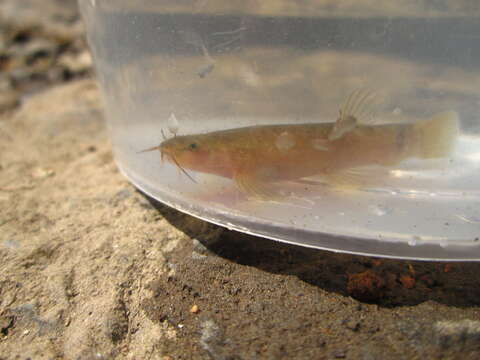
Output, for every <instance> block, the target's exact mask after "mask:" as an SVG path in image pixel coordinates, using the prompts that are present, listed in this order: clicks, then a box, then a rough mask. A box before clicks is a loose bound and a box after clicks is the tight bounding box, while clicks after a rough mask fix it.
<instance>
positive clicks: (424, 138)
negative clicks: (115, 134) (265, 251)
mask: <svg viewBox="0 0 480 360" xmlns="http://www.w3.org/2000/svg"><path fill="white" fill-rule="evenodd" d="M334 126H335V123H318V124H314V123H313V124H290V125H265V126H252V127H245V128H239V129H233V130H225V131H216V132H211V133H207V134H200V135H187V136H177V137H174V138H171V139H168V140H165V141H164V142H163V143H162V144H161V145H160V146H159V147H158V149H159V150H160V151H161V153H162V155H166V157H167V158H168V159H170V160H171V161H173V162H175V163H176V164H177V165H178V166H180V167H181V168H183V169H189V170H194V171H198V172H202V173H209V174H215V175H219V176H223V177H227V178H231V179H233V180H235V182H236V183H237V185H238V186H239V188H240V189H241V190H243V191H245V192H246V193H248V194H250V195H254V196H260V197H269V195H268V194H269V192H268V190H267V187H268V184H269V183H271V182H277V181H284V180H298V179H303V178H308V177H313V176H319V175H320V176H323V177H325V178H331V179H334V178H336V177H339V176H340V175H341V174H342V173H343V172H345V171H348V170H350V169H355V168H359V167H364V166H370V165H379V166H391V165H395V164H398V163H399V162H401V161H402V160H405V159H407V158H411V157H418V158H436V157H444V156H448V154H449V153H450V151H451V149H452V146H453V141H454V139H455V138H456V134H457V132H458V119H457V117H456V114H455V113H454V112H447V113H443V114H439V115H437V116H436V117H434V118H432V119H429V120H424V121H420V122H417V123H413V124H386V125H357V126H355V127H354V128H352V129H351V130H349V131H347V132H345V133H344V134H342V135H341V136H340V137H338V138H333V139H332V137H331V136H329V135H330V134H332V130H333V128H334Z"/></svg>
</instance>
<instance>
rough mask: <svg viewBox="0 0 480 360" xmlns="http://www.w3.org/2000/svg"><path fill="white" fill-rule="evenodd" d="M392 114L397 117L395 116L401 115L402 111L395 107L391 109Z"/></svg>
mask: <svg viewBox="0 0 480 360" xmlns="http://www.w3.org/2000/svg"><path fill="white" fill-rule="evenodd" d="M392 114H393V115H397V116H398V115H401V114H402V109H400V108H399V107H396V108H395V109H393V111H392Z"/></svg>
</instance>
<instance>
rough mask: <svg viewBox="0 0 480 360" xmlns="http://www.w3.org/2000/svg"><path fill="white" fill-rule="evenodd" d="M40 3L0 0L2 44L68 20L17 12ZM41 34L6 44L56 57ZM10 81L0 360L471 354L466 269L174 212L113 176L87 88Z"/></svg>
mask: <svg viewBox="0 0 480 360" xmlns="http://www.w3.org/2000/svg"><path fill="white" fill-rule="evenodd" d="M39 3H40V2H36V1H33V0H30V1H24V2H17V1H0V10H2V11H0V13H2V14H3V15H2V16H5V17H6V18H8V19H10V20H9V21H10V23H9V24H10V25H8V26H10V29H13V30H12V31H14V33H15V31H17V30H18V29H19V23H20V22H21V21H20V20H19V19H20V18H19V17H21V16H25V18H24V19H27V18H28V19H33V20H31V21H33V22H35V21H36V23H35V24H36V25H35V26H39V27H40V28H42V29H44V32H43V33H44V34H53V33H58V31H57V30H58V29H57V30H55V31H53V32H49V31H50V30H48V31H47V30H45V29H50V28H52V27H55V26H57V25H55V21H60V23H62V22H65V21H67V22H68V21H70V20H72V19H74V20H73V21H76V20H75V19H76V18H77V16H78V15H77V14H76V10H75V8H74V5H73V3H74V2H64V3H63V5H64V7H62V8H61V9H60V10H58V6H57V7H55V6H53V5H52V7H50V5H51V4H54V3H55V4H57V5H58V3H57V2H56V1H48V2H47V1H46V2H45V3H44V2H42V4H47V5H45V9H46V10H45V11H46V12H47V13H48V11H50V10H48V9H52V13H53V14H57V15H55V16H53V15H52V16H50V15H48V14H47V15H45V13H44V15H43V16H38V17H34V16H30V15H29V14H32V11H33V10H32V9H35V6H37V9H38V4H39ZM20 4H24V5H25V7H24V9H23V10H22V6H21V5H20ZM27 4H29V6H30V7H29V6H26V5H27ZM15 6H16V8H15ZM5 9H6V10H8V11H6V10H5ZM9 9H10V10H9ZM12 9H16V10H15V11H13V10H12ZM3 10H5V11H3ZM34 13H35V12H33V14H34ZM59 13H60V14H61V15H58V14H59ZM12 14H13V15H12ZM7 15H8V16H7ZM49 16H50V17H49ZM53 18H54V19H57V20H55V21H54V20H52V19H53ZM12 19H13V20H12ZM35 19H36V20H35ZM43 19H46V20H43ZM58 19H60V20H58ZM43 21H45V23H48V24H49V25H45V24H43ZM42 24H43V25H42ZM60 27H62V26H61V25H60ZM75 31H77V30H75ZM41 33H42V32H41ZM2 34H5V32H3V33H2ZM22 36H23V35H22ZM71 36H72V41H71V44H77V43H78V42H77V41H78V38H77V36H78V34H77V35H74V34H72V35H71ZM35 37H36V35H35ZM20 38H21V37H20ZM53 38H54V37H53ZM49 39H51V37H50V35H48V36H47V35H46V36H41V37H40V38H39V39H38V43H33V44H31V40H29V41H27V42H25V43H23V44H22V46H18V47H17V45H15V44H14V43H8V42H7V43H8V44H10V45H8V46H7V48H6V49H7V50H8V51H13V50H12V47H14V50H15V54H16V55H14V56H12V57H11V59H13V60H12V61H23V60H18V59H22V57H23V56H24V55H23V54H24V53H30V54H31V52H32V51H33V53H35V51H38V49H41V51H42V52H47V53H48V54H52V53H54V54H55V53H56V51H58V49H59V48H58V47H56V46H57V45H53V46H52V45H51V44H52V43H51V40H49ZM54 44H55V42H54ZM83 50H84V49H83ZM83 50H82V47H81V46H80V45H79V47H78V53H79V54H81V53H82V52H83ZM67 53H68V54H69V56H73V55H72V54H75V53H76V50H75V51H73V50H72V51H70V52H67ZM25 56H28V55H25ZM49 56H50V55H49ZM58 56H60V55H58V54H57V55H54V58H55V59H57V58H58ZM47 58H48V56H47ZM63 59H64V60H62V61H60V60H59V62H58V63H57V60H55V61H53V62H51V63H49V65H48V66H46V67H45V69H43V70H42V72H41V73H42V74H45V72H47V73H48V71H51V69H52V68H55V66H57V64H60V63H62V64H64V65H61V66H68V63H69V61H70V60H66V59H71V58H70V57H67V58H63ZM48 61H51V60H48ZM0 63H1V62H0ZM2 64H3V63H2ZM65 64H67V65H65ZM1 66H3V65H1ZM28 66H30V65H28ZM28 66H27V68H25V69H26V70H27V72H28V71H30V70H31V69H30V68H29V67H28ZM58 66H60V65H58ZM87 68H88V66H87ZM8 74H9V75H8V79H9V80H8V81H7V83H6V85H5V92H3V91H2V93H8V92H9V91H11V92H13V93H11V94H10V95H2V98H0V100H1V101H0V104H1V105H0V106H4V108H5V109H4V111H3V113H1V114H0V359H2V360H3V359H28V358H30V359H85V360H86V359H94V358H95V359H114V358H115V359H161V360H168V359H365V360H367V359H369V360H375V359H424V358H425V359H437V358H444V359H462V360H463V359H478V357H479V354H480V342H479V341H478V340H479V336H480V335H479V334H480V325H479V324H480V316H479V314H480V279H479V277H478V273H479V272H480V264H475V263H456V264H444V263H433V262H406V261H394V260H378V259H374V258H368V257H357V256H351V255H341V254H334V253H329V252H323V251H317V250H311V249H303V248H299V247H294V246H290V245H284V244H280V243H276V242H273V241H269V240H265V239H261V238H256V237H252V236H247V235H243V234H238V233H235V232H231V231H227V230H225V229H222V228H219V227H216V226H213V225H210V224H207V223H205V222H203V221H200V220H197V219H194V218H192V217H190V216H187V215H184V214H182V213H179V212H177V211H175V210H173V209H171V208H168V207H166V206H164V205H162V204H159V203H157V202H155V201H153V200H151V199H148V198H147V197H145V196H144V195H142V194H141V193H139V192H138V191H136V190H135V188H134V187H133V186H131V185H130V184H129V183H128V182H127V181H126V180H125V179H124V178H123V177H122V176H121V174H120V173H119V172H118V170H117V168H116V166H115V164H114V162H113V158H112V154H111V147H110V145H109V143H108V139H107V136H106V133H105V131H104V124H103V117H102V105H101V102H100V100H99V94H98V90H97V88H96V85H95V83H94V81H93V80H90V79H82V80H75V79H74V80H72V78H68V79H63V78H62V79H55V80H52V81H45V82H42V83H41V85H40V86H35V87H32V79H31V78H27V79H26V80H25V82H23V83H21V85H15V84H13V85H12V83H11V82H10V80H11V77H10V76H11V74H10V73H8ZM2 75H3V74H2ZM85 75H87V73H81V74H79V75H78V77H82V76H83V77H85ZM75 77H77V76H74V78H75ZM67 80H68V83H67V84H62V83H63V82H64V81H67ZM1 81H3V80H1V79H0V88H2V90H4V89H3V86H4V85H3V83H2V82H1ZM52 83H55V84H56V85H55V86H54V87H51V88H50V87H48V88H46V86H47V85H48V84H52ZM33 88H35V91H34V92H33V91H31V90H32V89H33ZM45 88H46V90H42V89H45ZM26 93H28V94H29V96H25V94H26ZM14 94H16V95H14ZM8 96H12V97H14V96H17V98H16V99H22V101H21V102H20V101H16V100H15V98H14V99H13V100H12V98H9V97H8ZM4 104H6V105H4ZM15 107H16V108H15Z"/></svg>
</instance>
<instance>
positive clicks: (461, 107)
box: [79, 0, 480, 260]
mask: <svg viewBox="0 0 480 360" xmlns="http://www.w3.org/2000/svg"><path fill="white" fill-rule="evenodd" d="M79 3H80V7H81V10H82V14H83V17H84V20H85V23H86V27H87V34H88V40H89V44H90V46H91V49H92V52H93V55H94V60H95V65H96V69H97V75H98V79H99V83H100V85H101V89H102V93H103V97H104V100H105V105H106V115H107V120H108V124H109V129H110V134H111V139H112V144H113V150H114V153H115V158H116V161H117V163H118V166H119V168H120V169H121V171H122V172H123V173H124V174H125V176H126V177H127V178H128V179H129V180H130V181H131V182H132V183H133V184H135V186H137V187H138V188H139V189H141V190H142V191H144V192H145V193H147V194H148V195H150V196H152V197H153V198H155V199H157V200H159V201H161V202H163V203H166V204H168V205H170V206H172V207H174V208H176V209H178V210H180V211H183V212H186V213H189V214H191V215H194V216H196V217H199V218H202V219H205V220H207V221H210V222H213V223H216V224H220V225H222V226H225V227H227V228H229V229H235V230H239V231H243V232H246V233H250V234H255V235H259V236H263V237H267V238H271V239H275V240H279V241H284V242H288V243H292V244H298V245H303V246H308V247H313V248H320V249H328V250H333V251H340V252H348V253H354V254H365V255H376V256H384V257H395V258H411V259H436V260H478V259H480V246H479V245H480V241H479V237H480V207H479V201H480V137H479V134H480V122H479V118H478V117H479V115H478V114H479V113H480V111H479V110H480V96H479V95H480V72H479V71H478V70H479V66H480V47H478V46H477V40H478V38H479V37H480V10H479V7H478V6H476V5H472V3H471V2H469V1H459V0H452V1H444V2H441V3H440V2H431V1H417V2H410V3H409V5H408V6H406V5H405V4H403V3H402V4H403V5H402V4H400V3H399V4H396V3H394V2H377V1H367V0H365V1H355V2H354V3H352V2H351V1H342V0H340V1H335V2H332V1H316V2H292V1H287V0H272V1H242V2H231V1H221V0H217V1H209V0H197V1H154V0H145V1H141V2H132V1H126V0H124V1H122V0H102V1H98V0H80V1H79ZM149 148H154V149H153V150H152V151H147V152H141V151H142V150H145V149H149Z"/></svg>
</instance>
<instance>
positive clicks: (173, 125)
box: [167, 113, 180, 135]
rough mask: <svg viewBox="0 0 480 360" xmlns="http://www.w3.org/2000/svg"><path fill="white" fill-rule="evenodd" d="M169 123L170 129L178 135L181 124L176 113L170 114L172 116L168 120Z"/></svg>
mask: <svg viewBox="0 0 480 360" xmlns="http://www.w3.org/2000/svg"><path fill="white" fill-rule="evenodd" d="M167 125H168V130H169V131H170V132H171V133H172V134H173V135H177V133H178V130H179V128H180V125H179V123H178V120H177V118H176V116H175V114H174V113H171V114H170V117H169V118H168V121H167Z"/></svg>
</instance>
